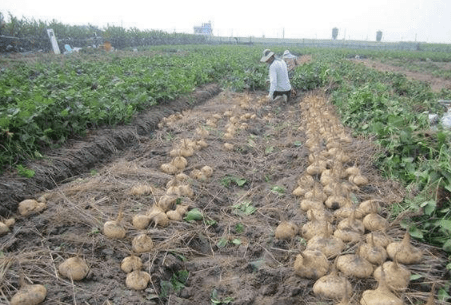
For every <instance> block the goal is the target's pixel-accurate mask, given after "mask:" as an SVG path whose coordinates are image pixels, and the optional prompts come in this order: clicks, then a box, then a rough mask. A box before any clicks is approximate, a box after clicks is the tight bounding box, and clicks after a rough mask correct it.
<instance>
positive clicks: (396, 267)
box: [373, 256, 411, 291]
mask: <svg viewBox="0 0 451 305" xmlns="http://www.w3.org/2000/svg"><path fill="white" fill-rule="evenodd" d="M382 268H384V272H385V282H386V284H387V286H388V287H389V288H390V289H392V290H394V291H396V290H404V289H406V288H407V286H409V282H410V274H411V273H410V270H409V269H407V268H406V267H404V266H403V265H400V264H398V261H397V259H396V256H395V259H394V260H393V261H392V262H385V263H384V264H383V265H382V266H379V267H377V268H376V270H374V273H373V276H374V278H375V279H376V280H377V281H380V280H381V277H382V274H381V273H382Z"/></svg>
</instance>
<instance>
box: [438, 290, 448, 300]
mask: <svg viewBox="0 0 451 305" xmlns="http://www.w3.org/2000/svg"><path fill="white" fill-rule="evenodd" d="M437 295H438V299H439V300H440V301H448V300H449V299H450V298H451V296H450V295H449V294H448V292H447V291H446V290H445V289H444V288H440V289H439V291H438V294H437Z"/></svg>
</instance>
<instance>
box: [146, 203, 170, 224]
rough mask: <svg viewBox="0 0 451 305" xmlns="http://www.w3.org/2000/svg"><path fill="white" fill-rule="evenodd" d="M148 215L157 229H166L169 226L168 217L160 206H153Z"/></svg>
mask: <svg viewBox="0 0 451 305" xmlns="http://www.w3.org/2000/svg"><path fill="white" fill-rule="evenodd" d="M147 215H148V216H149V218H150V221H151V222H153V223H154V225H155V227H156V226H161V227H166V226H167V225H168V224H169V220H168V216H167V215H166V213H165V212H164V211H163V210H162V209H161V208H160V207H158V206H153V207H152V209H151V210H150V211H149V213H148V214H147Z"/></svg>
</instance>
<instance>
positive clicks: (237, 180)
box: [235, 178, 247, 186]
mask: <svg viewBox="0 0 451 305" xmlns="http://www.w3.org/2000/svg"><path fill="white" fill-rule="evenodd" d="M246 182H247V180H246V179H244V178H240V179H236V180H235V183H236V184H237V185H238V186H243V185H245V184H246Z"/></svg>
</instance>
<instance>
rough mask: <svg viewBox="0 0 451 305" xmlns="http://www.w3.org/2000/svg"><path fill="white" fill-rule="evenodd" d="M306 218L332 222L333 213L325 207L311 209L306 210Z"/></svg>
mask: <svg viewBox="0 0 451 305" xmlns="http://www.w3.org/2000/svg"><path fill="white" fill-rule="evenodd" d="M307 218H308V220H310V221H311V220H313V219H314V218H315V219H317V220H325V221H327V222H330V223H332V222H334V219H335V217H334V215H333V214H332V213H331V212H330V211H329V210H326V209H311V210H308V211H307Z"/></svg>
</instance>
